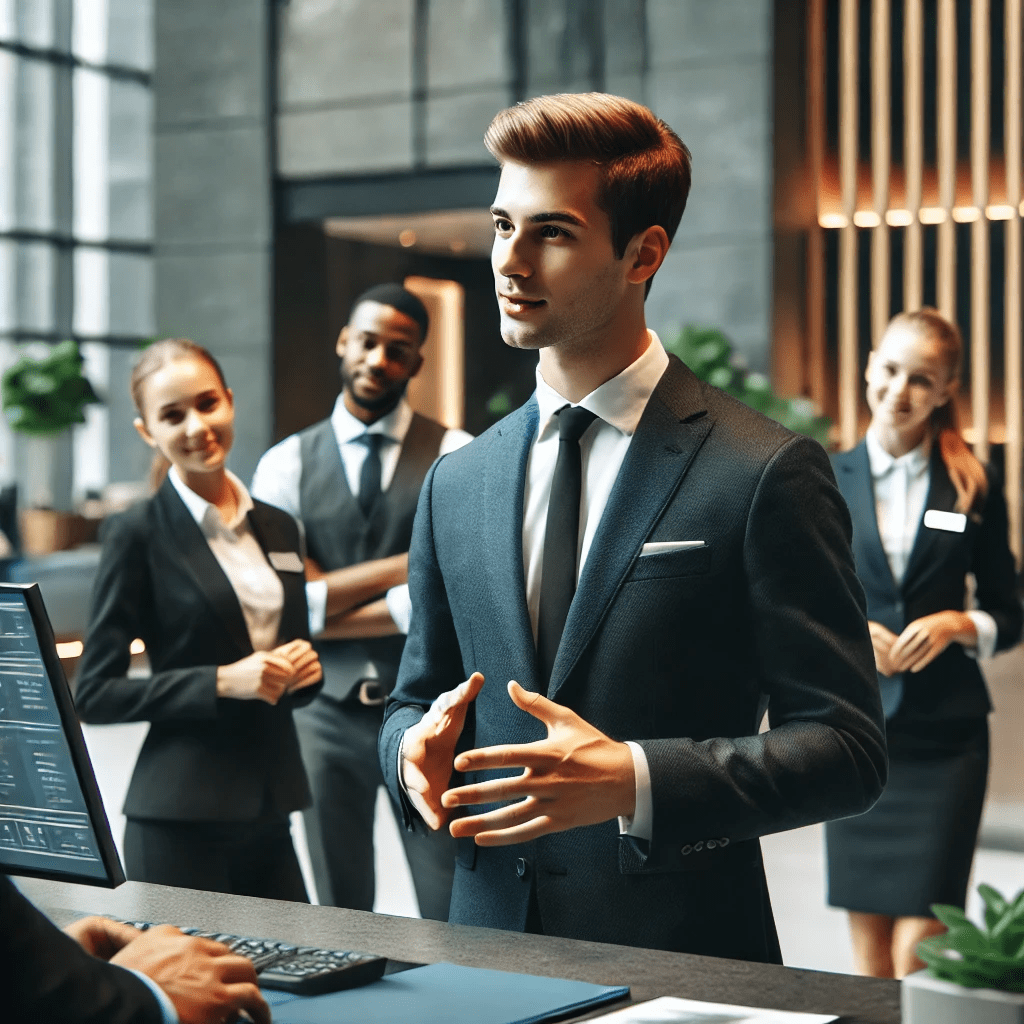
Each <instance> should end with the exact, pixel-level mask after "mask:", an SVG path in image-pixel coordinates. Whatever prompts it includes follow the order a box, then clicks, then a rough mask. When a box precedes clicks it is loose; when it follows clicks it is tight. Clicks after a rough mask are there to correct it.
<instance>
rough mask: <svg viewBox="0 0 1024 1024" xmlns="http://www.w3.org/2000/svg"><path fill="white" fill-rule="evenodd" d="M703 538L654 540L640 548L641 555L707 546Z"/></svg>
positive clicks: (661, 553) (660, 553)
mask: <svg viewBox="0 0 1024 1024" xmlns="http://www.w3.org/2000/svg"><path fill="white" fill-rule="evenodd" d="M706 547H707V544H706V543H705V542H704V541H702V540H653V541H650V542H648V543H647V544H645V545H644V546H643V547H642V548H641V549H640V557H641V558H643V557H644V556H645V555H663V554H665V553H666V552H669V551H690V550H692V549H693V548H706Z"/></svg>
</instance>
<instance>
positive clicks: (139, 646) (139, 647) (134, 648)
mask: <svg viewBox="0 0 1024 1024" xmlns="http://www.w3.org/2000/svg"><path fill="white" fill-rule="evenodd" d="M128 650H130V651H131V652H132V654H145V653H146V645H145V643H143V641H142V639H141V638H140V637H136V638H135V639H134V640H133V641H132V645H131V647H129V648H128Z"/></svg>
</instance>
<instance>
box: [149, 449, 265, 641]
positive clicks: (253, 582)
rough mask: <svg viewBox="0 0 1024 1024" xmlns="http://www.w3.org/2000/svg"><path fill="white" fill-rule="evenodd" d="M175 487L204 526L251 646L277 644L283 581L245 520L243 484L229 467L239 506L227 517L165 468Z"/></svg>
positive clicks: (248, 503) (248, 505)
mask: <svg viewBox="0 0 1024 1024" xmlns="http://www.w3.org/2000/svg"><path fill="white" fill-rule="evenodd" d="M168 476H169V477H170V478H171V483H172V484H173V485H174V489H175V490H176V491H177V492H178V495H179V496H180V497H181V500H182V501H183V502H184V503H185V507H186V508H187V509H188V510H189V513H190V514H191V516H192V518H193V519H194V520H195V521H196V523H197V524H198V526H199V529H200V530H202V531H203V536H204V537H205V538H206V542H207V543H208V544H209V545H210V551H212V552H213V557H214V558H216V559H217V561H218V563H219V564H220V567H221V568H222V569H223V570H224V575H225V576H227V578H228V582H229V583H230V584H231V587H232V589H233V590H234V591H235V595H236V597H237V598H238V603H239V604H240V605H241V606H242V615H244V616H245V624H246V626H247V627H248V630H249V639H250V640H251V641H252V649H253V650H254V651H269V650H270V649H271V648H272V647H275V646H276V645H277V634H278V631H279V629H280V626H281V612H282V610H283V608H284V586H283V584H282V583H281V579H280V577H279V576H278V575H277V573H276V572H274V570H273V569H272V568H271V566H270V563H269V562H268V561H267V557H266V555H264V553H263V548H261V547H260V545H259V542H258V541H257V540H256V537H255V535H254V534H253V532H252V527H251V526H250V525H249V512H250V510H251V509H252V507H253V506H252V498H251V497H249V492H248V491H247V490H246V489H245V484H243V483H242V481H241V480H239V479H238V477H237V476H235V474H234V473H232V472H231V471H230V470H228V471H227V478H228V482H229V483H230V484H231V486H232V487H233V488H234V491H235V500H236V502H237V505H238V508H237V511H236V512H235V516H234V518H233V519H232V520H231V522H230V523H225V522H224V520H223V519H222V518H221V515H220V512H218V511H217V507H216V506H215V505H212V504H210V502H208V501H207V500H206V499H205V498H201V497H199V495H198V494H196V492H195V491H193V490H192V489H191V488H190V487H189V486H188V485H187V484H186V483H185V482H184V481H183V480H182V479H181V477H180V476H179V475H178V470H177V467H175V466H172V467H171V469H170V471H169V472H168Z"/></svg>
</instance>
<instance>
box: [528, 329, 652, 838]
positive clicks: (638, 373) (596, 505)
mask: <svg viewBox="0 0 1024 1024" xmlns="http://www.w3.org/2000/svg"><path fill="white" fill-rule="evenodd" d="M647 333H648V335H649V336H650V344H649V345H648V346H647V348H646V349H645V350H644V352H643V354H642V355H640V356H639V357H638V358H637V359H635V360H634V361H633V362H632V363H630V365H629V366H627V367H626V368H625V369H624V370H623V371H622V372H621V373H619V374H618V375H617V376H615V377H613V378H612V379H611V380H609V381H606V382H605V383H604V384H602V385H601V386H600V387H599V388H595V389H594V390H593V391H592V392H591V393H590V394H589V395H587V396H586V397H585V398H583V399H581V400H580V401H579V403H577V404H579V405H581V406H583V408H584V409H588V410H589V411H590V412H592V413H594V414H595V415H596V416H597V417H598V418H597V419H596V420H594V422H593V423H592V424H591V425H590V426H589V427H588V428H587V429H586V431H584V433H583V436H582V437H581V438H580V455H581V459H582V466H583V487H582V495H581V501H580V550H579V560H578V563H577V570H576V579H577V580H579V574H580V573H581V572H582V571H583V566H584V564H585V563H586V560H587V555H588V554H589V553H590V548H591V546H592V545H593V542H594V536H595V535H596V533H597V530H598V526H599V524H600V522H601V517H602V516H603V514H604V510H605V506H606V505H607V504H608V498H609V496H610V495H611V492H612V488H613V487H614V486H615V481H616V479H618V475H619V470H620V469H621V467H622V461H623V459H625V457H626V452H627V451H628V450H629V445H630V442H631V441H632V440H633V434H634V432H635V431H636V427H637V424H638V423H639V422H640V417H641V416H642V415H643V412H644V409H646V408H647V402H648V400H649V399H650V397H651V394H652V393H653V391H654V389H655V388H656V387H657V386H658V381H660V380H661V377H662V374H663V373H664V372H665V369H666V368H667V367H668V355H667V354H666V353H665V349H664V346H663V345H662V344H661V340H660V339H659V338H658V336H657V335H656V334H655V333H654V331H648V332H647ZM571 404H572V403H570V402H569V401H568V399H565V398H563V397H562V396H561V395H560V394H558V392H557V391H555V390H554V389H553V388H552V387H551V386H550V385H549V384H548V383H547V381H545V380H544V378H543V377H542V376H541V372H540V367H539V366H538V368H537V408H538V413H539V418H538V422H537V435H536V437H535V438H534V440H533V444H532V446H531V448H530V456H529V462H528V464H527V468H526V493H525V497H524V505H523V507H524V510H525V511H524V514H523V568H524V569H525V573H526V605H527V608H528V609H529V612H530V625H531V626H532V627H533V637H534V641H535V642H536V639H537V618H538V612H539V608H540V582H541V575H542V573H543V565H542V561H543V553H544V534H545V532H546V529H547V515H548V501H549V499H550V497H551V479H552V477H553V476H554V474H555V462H556V461H557V459H558V421H557V418H556V413H558V411H559V410H560V409H562V408H563V407H564V406H565V405H571ZM629 749H630V751H631V752H632V754H633V770H634V774H635V776H636V809H635V811H634V813H633V817H632V819H627V818H619V829H620V831H622V832H623V833H626V834H628V835H633V836H637V837H638V838H641V839H648V840H649V839H650V838H651V837H652V835H653V829H654V807H653V800H652V797H651V774H650V769H649V766H648V764H647V755H646V754H644V752H643V748H642V747H641V746H640V745H639V744H637V743H633V742H629Z"/></svg>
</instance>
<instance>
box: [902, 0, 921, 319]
mask: <svg viewBox="0 0 1024 1024" xmlns="http://www.w3.org/2000/svg"><path fill="white" fill-rule="evenodd" d="M903 96H904V105H903V153H904V160H903V162H904V167H905V169H906V181H907V189H906V195H907V199H906V207H907V210H909V211H910V216H911V221H910V223H909V224H908V225H907V229H906V233H905V235H904V245H903V308H904V309H908V310H911V309H920V308H921V303H922V294H923V291H922V290H923V285H924V250H923V245H922V231H921V220H920V217H919V214H920V211H921V177H922V170H923V164H924V16H923V13H922V6H921V0H906V3H905V5H904V16H903Z"/></svg>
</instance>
